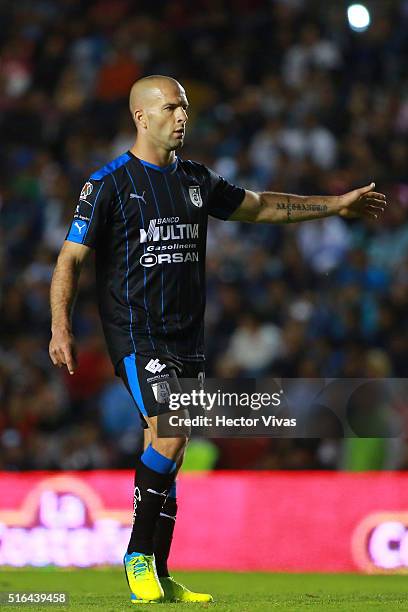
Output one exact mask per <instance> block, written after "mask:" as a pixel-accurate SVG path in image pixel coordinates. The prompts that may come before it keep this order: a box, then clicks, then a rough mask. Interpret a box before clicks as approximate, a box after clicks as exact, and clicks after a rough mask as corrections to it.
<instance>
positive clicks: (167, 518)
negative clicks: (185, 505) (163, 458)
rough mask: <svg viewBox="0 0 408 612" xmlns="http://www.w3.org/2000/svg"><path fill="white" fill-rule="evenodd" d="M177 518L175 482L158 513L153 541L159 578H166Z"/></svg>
mask: <svg viewBox="0 0 408 612" xmlns="http://www.w3.org/2000/svg"><path fill="white" fill-rule="evenodd" d="M176 516H177V499H176V482H174V483H173V484H172V486H171V489H170V491H169V494H168V496H167V498H166V501H165V502H164V505H163V507H162V509H161V511H160V515H159V518H158V520H157V523H156V529H155V532H154V539H153V550H154V557H155V560H156V569H157V575H158V576H159V578H162V577H168V576H169V575H170V574H169V570H168V567H167V560H168V558H169V554H170V548H171V543H172V540H173V532H174V526H175V523H176Z"/></svg>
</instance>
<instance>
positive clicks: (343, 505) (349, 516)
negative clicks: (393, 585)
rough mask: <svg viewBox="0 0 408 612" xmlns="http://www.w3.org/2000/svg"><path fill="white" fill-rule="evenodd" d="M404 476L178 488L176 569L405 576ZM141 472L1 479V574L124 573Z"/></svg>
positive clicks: (258, 475)
mask: <svg viewBox="0 0 408 612" xmlns="http://www.w3.org/2000/svg"><path fill="white" fill-rule="evenodd" d="M407 485H408V474H405V473H403V472H401V473H390V472H381V473H369V474H347V473H341V472H337V473H336V472H331V473H326V472H324V473H323V472H212V473H205V474H184V475H182V476H180V477H179V479H178V496H179V500H180V504H179V506H180V512H179V517H178V519H177V524H176V533H175V538H174V544H173V548H172V556H171V564H172V567H174V568H179V569H225V570H268V571H327V572H342V571H347V572H350V571H363V572H385V573H390V572H404V571H406V570H407V568H408V531H407V530H408V486H407ZM132 486H133V473H131V472H128V471H98V472H80V473H68V472H60V473H40V472H35V473H25V474H16V473H7V472H3V473H1V474H0V565H14V566H24V565H37V566H42V565H48V564H53V565H58V566H70V565H72V566H77V567H85V566H88V565H98V564H102V565H105V564H119V563H121V562H122V557H123V553H124V551H125V549H126V546H127V543H128V539H129V530H130V523H131V517H132V498H133V491H132Z"/></svg>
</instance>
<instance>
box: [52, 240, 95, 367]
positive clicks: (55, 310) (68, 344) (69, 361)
mask: <svg viewBox="0 0 408 612" xmlns="http://www.w3.org/2000/svg"><path fill="white" fill-rule="evenodd" d="M91 250H92V249H90V248H89V247H87V246H84V245H82V244H77V243H75V242H69V241H66V242H64V245H63V247H62V249H61V252H60V254H59V256H58V261H57V265H56V266H55V270H54V274H53V277H52V282H51V296H50V297H51V319H52V322H51V332H52V338H51V342H50V346H49V353H50V357H51V361H52V362H53V364H54V365H57V366H58V367H59V368H60V367H62V366H63V365H66V366H67V368H68V371H69V373H70V374H73V373H74V370H75V368H76V349H75V341H74V337H73V335H72V327H71V317H72V310H73V307H74V303H75V297H76V294H77V290H78V281H79V276H80V272H81V268H82V264H83V263H84V261H85V259H86V258H87V256H88V255H89V253H90V252H91Z"/></svg>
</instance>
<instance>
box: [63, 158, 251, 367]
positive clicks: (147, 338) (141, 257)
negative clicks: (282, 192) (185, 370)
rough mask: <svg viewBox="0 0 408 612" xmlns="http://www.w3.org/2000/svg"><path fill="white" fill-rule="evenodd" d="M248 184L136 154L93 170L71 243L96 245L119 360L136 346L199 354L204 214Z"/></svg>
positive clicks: (229, 209) (227, 211)
mask: <svg viewBox="0 0 408 612" xmlns="http://www.w3.org/2000/svg"><path fill="white" fill-rule="evenodd" d="M244 195H245V190H244V189H241V188H239V187H235V186H234V185H231V184H230V183H228V182H227V181H226V180H225V179H223V178H222V177H220V176H218V175H217V174H215V173H214V172H213V171H212V170H209V169H208V168H206V167H205V166H203V165H202V164H199V163H196V162H192V161H184V160H181V159H180V158H176V161H175V162H174V163H173V164H171V165H169V166H166V167H159V166H155V165H153V164H150V163H147V162H145V161H143V160H140V159H138V158H137V157H135V156H134V155H133V154H132V153H130V152H127V153H125V154H124V155H121V156H120V157H118V158H117V159H115V160H114V161H112V162H111V163H109V164H107V165H106V166H104V167H103V168H102V169H100V170H98V171H97V172H94V174H92V175H91V177H90V178H89V180H88V181H87V182H86V183H85V185H84V186H83V188H82V191H81V194H80V197H79V202H78V205H77V207H76V209H75V212H74V216H73V219H72V222H71V225H70V228H69V231H68V233H67V236H66V240H70V241H72V242H77V243H80V244H84V245H86V246H88V247H92V248H93V249H95V254H96V280H97V291H98V302H99V311H100V314H101V319H102V325H103V329H104V333H105V337H106V341H107V345H108V349H109V352H110V355H111V358H112V361H113V363H114V365H115V366H116V364H117V363H118V362H119V361H120V360H121V359H122V358H123V357H124V356H125V355H128V354H130V353H144V354H153V355H156V356H159V355H164V354H165V355H170V356H174V357H175V358H180V359H183V360H196V361H198V360H202V359H203V357H204V355H203V353H204V346H203V345H204V336H203V318H204V309H205V253H206V236H207V219H208V215H212V216H214V217H217V218H219V219H228V217H230V216H231V215H232V213H233V212H234V211H235V210H236V208H237V207H238V206H239V205H240V204H241V202H242V200H243V198H244Z"/></svg>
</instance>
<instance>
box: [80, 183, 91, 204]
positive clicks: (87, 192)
mask: <svg viewBox="0 0 408 612" xmlns="http://www.w3.org/2000/svg"><path fill="white" fill-rule="evenodd" d="M92 190H93V185H92V183H90V182H89V181H88V182H87V183H85V185H84V186H83V187H82V191H81V195H80V196H79V199H80V200H86V198H87V197H88V196H89V195H90V194H91V193H92Z"/></svg>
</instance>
